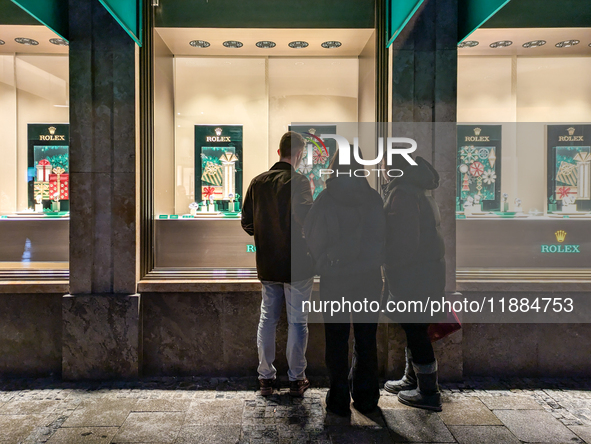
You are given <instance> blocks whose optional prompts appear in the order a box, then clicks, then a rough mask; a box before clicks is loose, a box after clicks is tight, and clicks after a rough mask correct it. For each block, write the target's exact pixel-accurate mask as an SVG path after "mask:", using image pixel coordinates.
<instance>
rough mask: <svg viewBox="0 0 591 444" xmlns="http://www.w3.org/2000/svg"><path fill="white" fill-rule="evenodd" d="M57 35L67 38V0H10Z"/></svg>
mask: <svg viewBox="0 0 591 444" xmlns="http://www.w3.org/2000/svg"><path fill="white" fill-rule="evenodd" d="M12 1H13V3H15V4H16V5H18V6H20V7H21V8H22V9H23V10H25V11H26V12H28V13H29V14H30V15H31V17H33V18H35V19H36V20H38V21H39V22H41V23H42V24H44V25H45V26H47V27H48V28H49V29H51V30H52V31H53V32H55V33H56V34H57V35H59V36H60V37H62V38H64V39H66V40H67V39H68V0H12Z"/></svg>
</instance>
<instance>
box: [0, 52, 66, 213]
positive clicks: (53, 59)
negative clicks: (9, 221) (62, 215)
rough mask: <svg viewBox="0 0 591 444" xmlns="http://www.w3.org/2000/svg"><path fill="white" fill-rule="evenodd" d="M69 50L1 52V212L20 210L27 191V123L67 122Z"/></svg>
mask: <svg viewBox="0 0 591 444" xmlns="http://www.w3.org/2000/svg"><path fill="white" fill-rule="evenodd" d="M68 69H69V66H68V56H67V55H25V54H19V55H14V54H9V55H0V131H1V132H2V143H1V144H0V156H1V158H2V164H3V166H4V169H3V173H2V174H0V214H10V213H14V212H15V211H23V210H26V209H27V207H28V195H27V193H28V192H27V125H28V124H29V123H68V121H69V108H68V103H69V102H68V100H69V74H68Z"/></svg>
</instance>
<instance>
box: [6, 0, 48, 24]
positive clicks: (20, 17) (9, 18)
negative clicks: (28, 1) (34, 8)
mask: <svg viewBox="0 0 591 444" xmlns="http://www.w3.org/2000/svg"><path fill="white" fill-rule="evenodd" d="M38 24H39V22H38V21H37V20H35V19H34V18H33V17H31V15H30V14H28V13H27V12H25V11H23V9H22V8H20V7H19V6H17V5H15V4H14V3H12V1H11V0H0V25H38Z"/></svg>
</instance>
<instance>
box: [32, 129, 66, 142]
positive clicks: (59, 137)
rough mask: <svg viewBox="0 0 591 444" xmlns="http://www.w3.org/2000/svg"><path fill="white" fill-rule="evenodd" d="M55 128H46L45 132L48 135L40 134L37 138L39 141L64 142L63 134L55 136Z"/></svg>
mask: <svg viewBox="0 0 591 444" xmlns="http://www.w3.org/2000/svg"><path fill="white" fill-rule="evenodd" d="M56 131H57V128H56V127H55V126H50V127H49V128H47V132H48V133H49V134H41V135H40V136H39V140H45V141H52V142H55V141H64V142H65V140H66V136H64V135H63V134H56Z"/></svg>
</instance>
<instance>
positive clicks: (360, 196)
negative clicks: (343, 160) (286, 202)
mask: <svg viewBox="0 0 591 444" xmlns="http://www.w3.org/2000/svg"><path fill="white" fill-rule="evenodd" d="M351 159H352V165H351V166H349V165H339V164H338V152H337V154H335V157H334V160H333V162H332V165H331V167H330V169H331V170H333V171H334V173H333V174H332V177H331V178H330V179H328V180H327V181H326V189H325V190H324V191H322V192H321V193H320V195H319V196H318V198H317V199H316V201H315V202H314V205H313V206H312V209H311V210H310V213H309V214H308V218H307V219H306V223H305V225H304V232H305V234H306V241H307V243H308V248H309V250H310V253H311V254H312V257H313V259H314V261H315V270H316V273H317V274H319V275H320V299H321V300H322V302H324V301H328V302H330V301H335V302H339V303H343V305H345V304H344V301H348V302H349V303H351V304H353V303H354V302H357V303H358V305H357V307H358V308H359V307H361V305H359V304H361V303H362V302H363V301H364V299H365V300H367V302H368V303H371V302H374V303H375V306H377V307H378V311H379V299H380V296H381V291H382V276H381V265H382V262H383V252H384V241H385V228H386V221H385V217H384V213H383V208H382V206H383V203H382V198H381V197H380V195H379V193H378V192H377V191H375V190H374V189H372V188H371V187H370V185H369V183H368V181H367V179H366V178H365V177H355V175H354V172H355V171H356V170H357V171H360V170H362V169H363V167H362V166H361V165H358V164H356V163H355V162H354V161H353V156H351ZM358 174H361V173H358ZM355 311H356V310H355V306H353V307H352V308H351V309H345V310H343V311H341V312H340V313H338V314H333V313H332V311H327V310H325V311H323V314H324V330H325V337H326V351H325V359H326V366H327V367H328V371H329V375H330V390H329V392H328V394H327V397H326V408H327V410H328V411H329V412H332V413H335V414H337V415H340V416H347V415H350V414H351V410H350V402H351V395H350V393H351V394H352V396H353V406H354V407H355V408H356V409H357V410H358V411H360V412H362V413H368V412H370V411H372V410H374V409H375V408H376V407H377V405H378V400H379V397H380V393H379V383H378V362H377V346H376V332H377V318H378V315H379V313H372V312H371V311H370V310H369V309H368V308H367V306H366V307H363V309H362V310H361V312H358V313H356V312H355ZM351 315H352V320H353V323H354V324H353V331H354V336H355V345H354V351H353V362H352V366H351V367H352V368H351V370H349V331H350V328H351ZM349 374H350V376H349ZM350 390H351V392H350Z"/></svg>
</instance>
